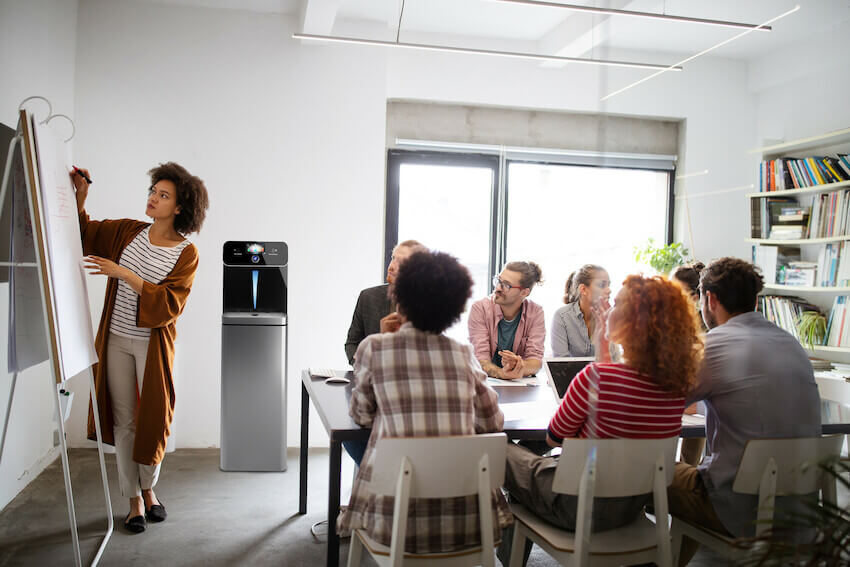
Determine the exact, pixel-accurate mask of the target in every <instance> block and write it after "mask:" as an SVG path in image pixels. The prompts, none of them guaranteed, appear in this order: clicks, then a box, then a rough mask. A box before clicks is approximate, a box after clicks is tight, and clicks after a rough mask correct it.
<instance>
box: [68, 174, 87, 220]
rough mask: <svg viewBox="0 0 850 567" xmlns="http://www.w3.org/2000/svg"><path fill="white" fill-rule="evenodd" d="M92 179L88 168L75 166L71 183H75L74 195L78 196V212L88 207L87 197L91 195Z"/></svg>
mask: <svg viewBox="0 0 850 567" xmlns="http://www.w3.org/2000/svg"><path fill="white" fill-rule="evenodd" d="M86 178H89V179H91V174H90V173H89V170H88V169H81V168H77V167H75V168H74V171H72V172H71V183H73V184H74V191H75V192H74V196H75V197H76V198H77V212H80V213H81V212H83V210H84V209H85V208H86V198H87V197H88V196H89V182H88V181H86Z"/></svg>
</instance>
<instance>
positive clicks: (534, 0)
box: [491, 0, 773, 31]
mask: <svg viewBox="0 0 850 567" xmlns="http://www.w3.org/2000/svg"><path fill="white" fill-rule="evenodd" d="M491 1H495V2H507V3H509V4H523V5H526V6H544V7H547V8H564V9H565V10H571V11H573V12H590V13H592V14H605V15H608V16H631V17H636V18H646V19H652V20H667V21H671V22H686V23H691V24H705V25H709V26H723V27H727V28H746V29H750V30H752V31H771V30H772V29H773V28H771V27H770V26H767V25H761V26H759V25H756V24H745V23H741V22H730V21H726V20H709V19H706V18H692V17H690V16H671V15H668V14H658V13H655V12H634V11H632V10H616V9H614V8H595V7H593V6H581V5H576V4H560V3H558V2H545V1H542V0H541V1H538V0H491Z"/></svg>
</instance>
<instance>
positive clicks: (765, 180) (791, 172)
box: [759, 154, 850, 192]
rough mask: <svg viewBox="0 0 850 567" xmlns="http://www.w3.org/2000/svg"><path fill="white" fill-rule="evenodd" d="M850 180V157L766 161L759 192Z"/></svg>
mask: <svg viewBox="0 0 850 567" xmlns="http://www.w3.org/2000/svg"><path fill="white" fill-rule="evenodd" d="M847 180H850V158H848V156H847V154H839V155H837V156H835V157H830V156H812V157H807V158H794V157H784V158H779V159H773V160H765V161H763V162H761V167H760V168H759V191H762V192H766V191H783V190H785V189H802V188H803V187H813V186H815V185H826V184H827V183H839V182H841V181H847Z"/></svg>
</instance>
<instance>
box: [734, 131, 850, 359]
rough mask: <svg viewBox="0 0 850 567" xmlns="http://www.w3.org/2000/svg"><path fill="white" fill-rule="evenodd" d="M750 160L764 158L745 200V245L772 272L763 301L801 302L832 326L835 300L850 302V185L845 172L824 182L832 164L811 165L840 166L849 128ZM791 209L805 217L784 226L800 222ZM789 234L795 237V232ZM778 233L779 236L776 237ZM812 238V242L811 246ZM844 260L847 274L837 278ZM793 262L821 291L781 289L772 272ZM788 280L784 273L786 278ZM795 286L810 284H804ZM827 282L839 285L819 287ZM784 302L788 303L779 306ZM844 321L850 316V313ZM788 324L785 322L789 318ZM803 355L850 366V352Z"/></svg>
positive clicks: (834, 349) (822, 349)
mask: <svg viewBox="0 0 850 567" xmlns="http://www.w3.org/2000/svg"><path fill="white" fill-rule="evenodd" d="M750 153H752V154H758V155H759V156H760V158H761V164H760V166H759V169H758V170H757V171H756V178H757V181H758V183H757V187H758V188H759V189H760V191H759V192H755V193H749V194H747V195H746V197H747V200H748V203H749V205H750V215H751V217H750V218H751V229H750V238H747V239H746V242H747V243H749V244H751V245H752V250H753V260H754V261H757V263H763V264H764V266H766V267H767V270H764V271H765V273H766V278H765V279H766V282H768V283H766V284H765V287H764V291H763V292H762V293H763V295H766V296H783V297H789V298H790V297H792V296H793V297H796V298H801V299H802V300H804V301H806V302H808V303H810V304H812V305H814V306H817V307H818V308H819V309H820V310H821V312H822V313H824V314H825V315H826V317H827V319H829V318H830V312H831V311H832V308H833V305H834V303H835V302H836V300H837V298H839V299H838V301H841V299H840V298H841V296H848V301H850V277H848V274H850V179H847V178H846V177H847V176H846V175H845V172H843V171H839V172H838V173H839V176H836V175H834V174H833V175H823V173H824V172H823V171H818V167H820V165H821V163H823V165H825V166H826V167H829V164H827V163H824V162H822V161H820V160H817V161H818V162H819V163H813V160H812V159H811V158H815V157H818V158H822V157H827V158H837V159H838V160H839V162H840V158H838V155H839V154H842V155H843V154H850V128H844V129H841V130H835V131H832V132H825V133H822V134H818V135H815V136H810V137H806V138H800V139H797V140H792V141H788V142H781V143H776V144H770V145H766V146H764V147H761V148H755V149H753V150H750ZM827 161H829V160H827ZM813 170H814V171H813ZM837 177H845V179H840V178H837ZM819 178H820V179H819ZM790 187H794V188H790ZM766 189H773V190H766ZM776 189H779V190H776ZM794 208H797V209H803V210H804V211H807V213H806V215H804V216H803V217H802V220H800V217H799V215H800V211H796V214H797V215H798V217H797V218H796V219H794V220H793V221H784V220H783V217H785V218H793V217H788V216H785V215H793V214H795V211H794V210H793V209H794ZM812 221H815V222H814V224H815V226H812V224H813V222H812ZM801 225H802V226H803V227H804V228H803V229H802V232H803V234H802V235H801V237H799V238H796V237H795V236H800V227H801ZM792 226H793V227H794V229H796V232H795V231H794V230H792V229H791V227H792ZM776 227H780V229H779V230H774V229H775V228H776ZM783 229H785V230H790V231H791V232H790V234H789V233H788V232H786V233H785V234H783V233H782V230H783ZM771 233H773V234H771ZM809 235H812V237H811V238H809V237H808V236H809ZM771 236H780V237H782V236H784V237H785V238H771ZM766 247H773V249H770V250H768V249H766ZM780 247H782V248H780ZM774 249H775V250H774ZM765 253H767V254H766V256H765ZM783 254H784V257H783ZM771 255H772V256H773V258H776V256H777V255H778V256H779V260H778V263H777V260H775V259H774V260H773V261H772V263H771V261H770V260H766V259H765V258H771ZM842 259H843V269H842V270H839V263H840V262H841V261H842ZM791 261H799V262H800V263H799V264H793V266H795V267H796V266H800V268H799V270H806V269H808V270H812V269H813V268H812V267H814V272H815V274H816V276H815V283H816V285H787V284H784V283H778V282H779V281H781V280H780V279H778V277H777V278H776V279H775V278H773V277H770V276H769V275H768V272H770V271H771V270H774V272H773V273H776V272H777V271H778V268H779V267H780V265H783V264H785V263H788V265H789V266H790V265H792V264H790V262H791ZM799 270H793V269H791V268H790V267H789V268H788V272H797V273H800V272H799ZM788 272H786V271H782V274H787V273H788ZM811 273H812V272H811V271H809V272H807V274H811ZM797 281H798V282H800V283H804V282H805V280H802V279H799V280H797ZM809 281H811V280H809ZM824 282H830V283H832V282H834V283H835V284H838V285H822V284H823V283H824ZM818 283H820V284H821V285H817V284H818ZM783 302H784V303H786V304H787V303H788V302H787V301H786V300H781V301H780V303H783ZM780 309H781V308H780ZM786 313H787V311H786ZM847 315H850V310H848V313H847ZM784 319H785V321H786V322H787V320H788V317H787V316H786V317H784ZM786 324H787V323H786ZM845 328H846V327H845ZM842 342H843V341H842ZM804 348H805V349H806V351H807V352H808V353H810V355H811V356H816V357H820V358H825V359H827V360H830V361H833V362H844V363H850V346H825V345H824V346H820V345H818V346H815V347H814V348H811V347H808V346H805V345H804Z"/></svg>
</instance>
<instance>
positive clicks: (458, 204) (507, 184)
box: [385, 150, 673, 352]
mask: <svg viewBox="0 0 850 567" xmlns="http://www.w3.org/2000/svg"><path fill="white" fill-rule="evenodd" d="M387 164H388V173H387V211H386V213H387V214H386V223H387V224H386V243H385V255H386V259H387V262H389V255H390V253H391V252H392V247H393V246H394V245H395V244H396V243H397V242H401V241H402V240H406V239H409V238H413V239H416V240H419V241H421V242H422V243H423V244H425V245H426V246H428V247H430V248H432V249H435V250H442V251H444V252H449V253H450V254H453V255H455V256H457V257H458V259H459V260H460V261H461V262H462V263H463V264H464V265H466V266H467V267H468V268H469V270H470V272H471V273H472V276H473V279H474V281H475V287H474V289H473V296H472V301H477V300H478V299H480V298H482V297H485V296H486V295H488V294H489V293H490V292H491V291H492V287H491V284H490V280H491V279H492V277H493V275H494V274H497V273H499V271H501V268H502V266H503V265H504V263H505V262H507V261H512V260H533V261H535V262H537V263H538V264H540V266H541V267H542V268H543V275H544V278H545V284H544V285H543V286H538V287H535V289H534V290H533V291H532V293H531V299H532V300H533V301H535V302H536V303H539V304H540V305H542V306H543V309H544V311H545V312H546V317H547V323H546V326H547V330H548V328H549V324H550V320H549V318H550V317H551V314H552V313H554V312H555V310H557V309H558V308H559V307H560V306H561V305H562V304H563V296H564V283H565V282H566V279H567V277H568V276H569V274H570V273H571V272H572V271H573V270H575V269H577V268H578V267H580V266H581V265H583V264H586V263H594V264H600V265H602V266H603V267H605V268H606V269H607V270H608V272H609V274H610V276H611V280H612V288H613V289H612V293H614V294H615V293H616V292H617V290H618V289H619V287H620V282H622V280H623V279H624V278H625V276H626V275H628V274H629V273H633V272H636V271H638V270H639V269H641V267H640V266H638V265H637V264H636V263H635V261H634V253H633V248H634V247H635V246H637V245H641V244H643V243H645V242H646V240H647V239H648V238H650V237H651V238H654V239H655V240H656V241H658V242H669V241H670V240H671V238H672V225H673V223H672V206H671V195H672V183H671V179H672V170H671V169H664V170H662V169H650V168H646V167H645V164H644V163H641V164H640V165H641V166H642V167H636V166H632V167H626V166H624V165H623V164H618V166H617V167H611V166H608V167H605V166H589V165H574V164H568V163H554V162H552V161H543V160H540V161H531V160H528V159H512V158H511V157H510V156H509V155H506V154H505V153H504V152H503V153H502V154H501V155H481V154H460V153H448V152H413V151H403V150H390V151H389V155H388V161H387ZM503 172H504V179H502V180H501V182H500V179H501V176H502V173H503ZM448 334H449V336H452V337H453V338H456V339H459V340H466V339H467V331H466V317H465V316H464V317H463V319H462V320H461V321H460V322H459V323H458V324H456V325H455V326H454V327H452V328H451V329H450V330H449V332H448ZM548 347H549V345H548V337H547V352H548Z"/></svg>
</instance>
